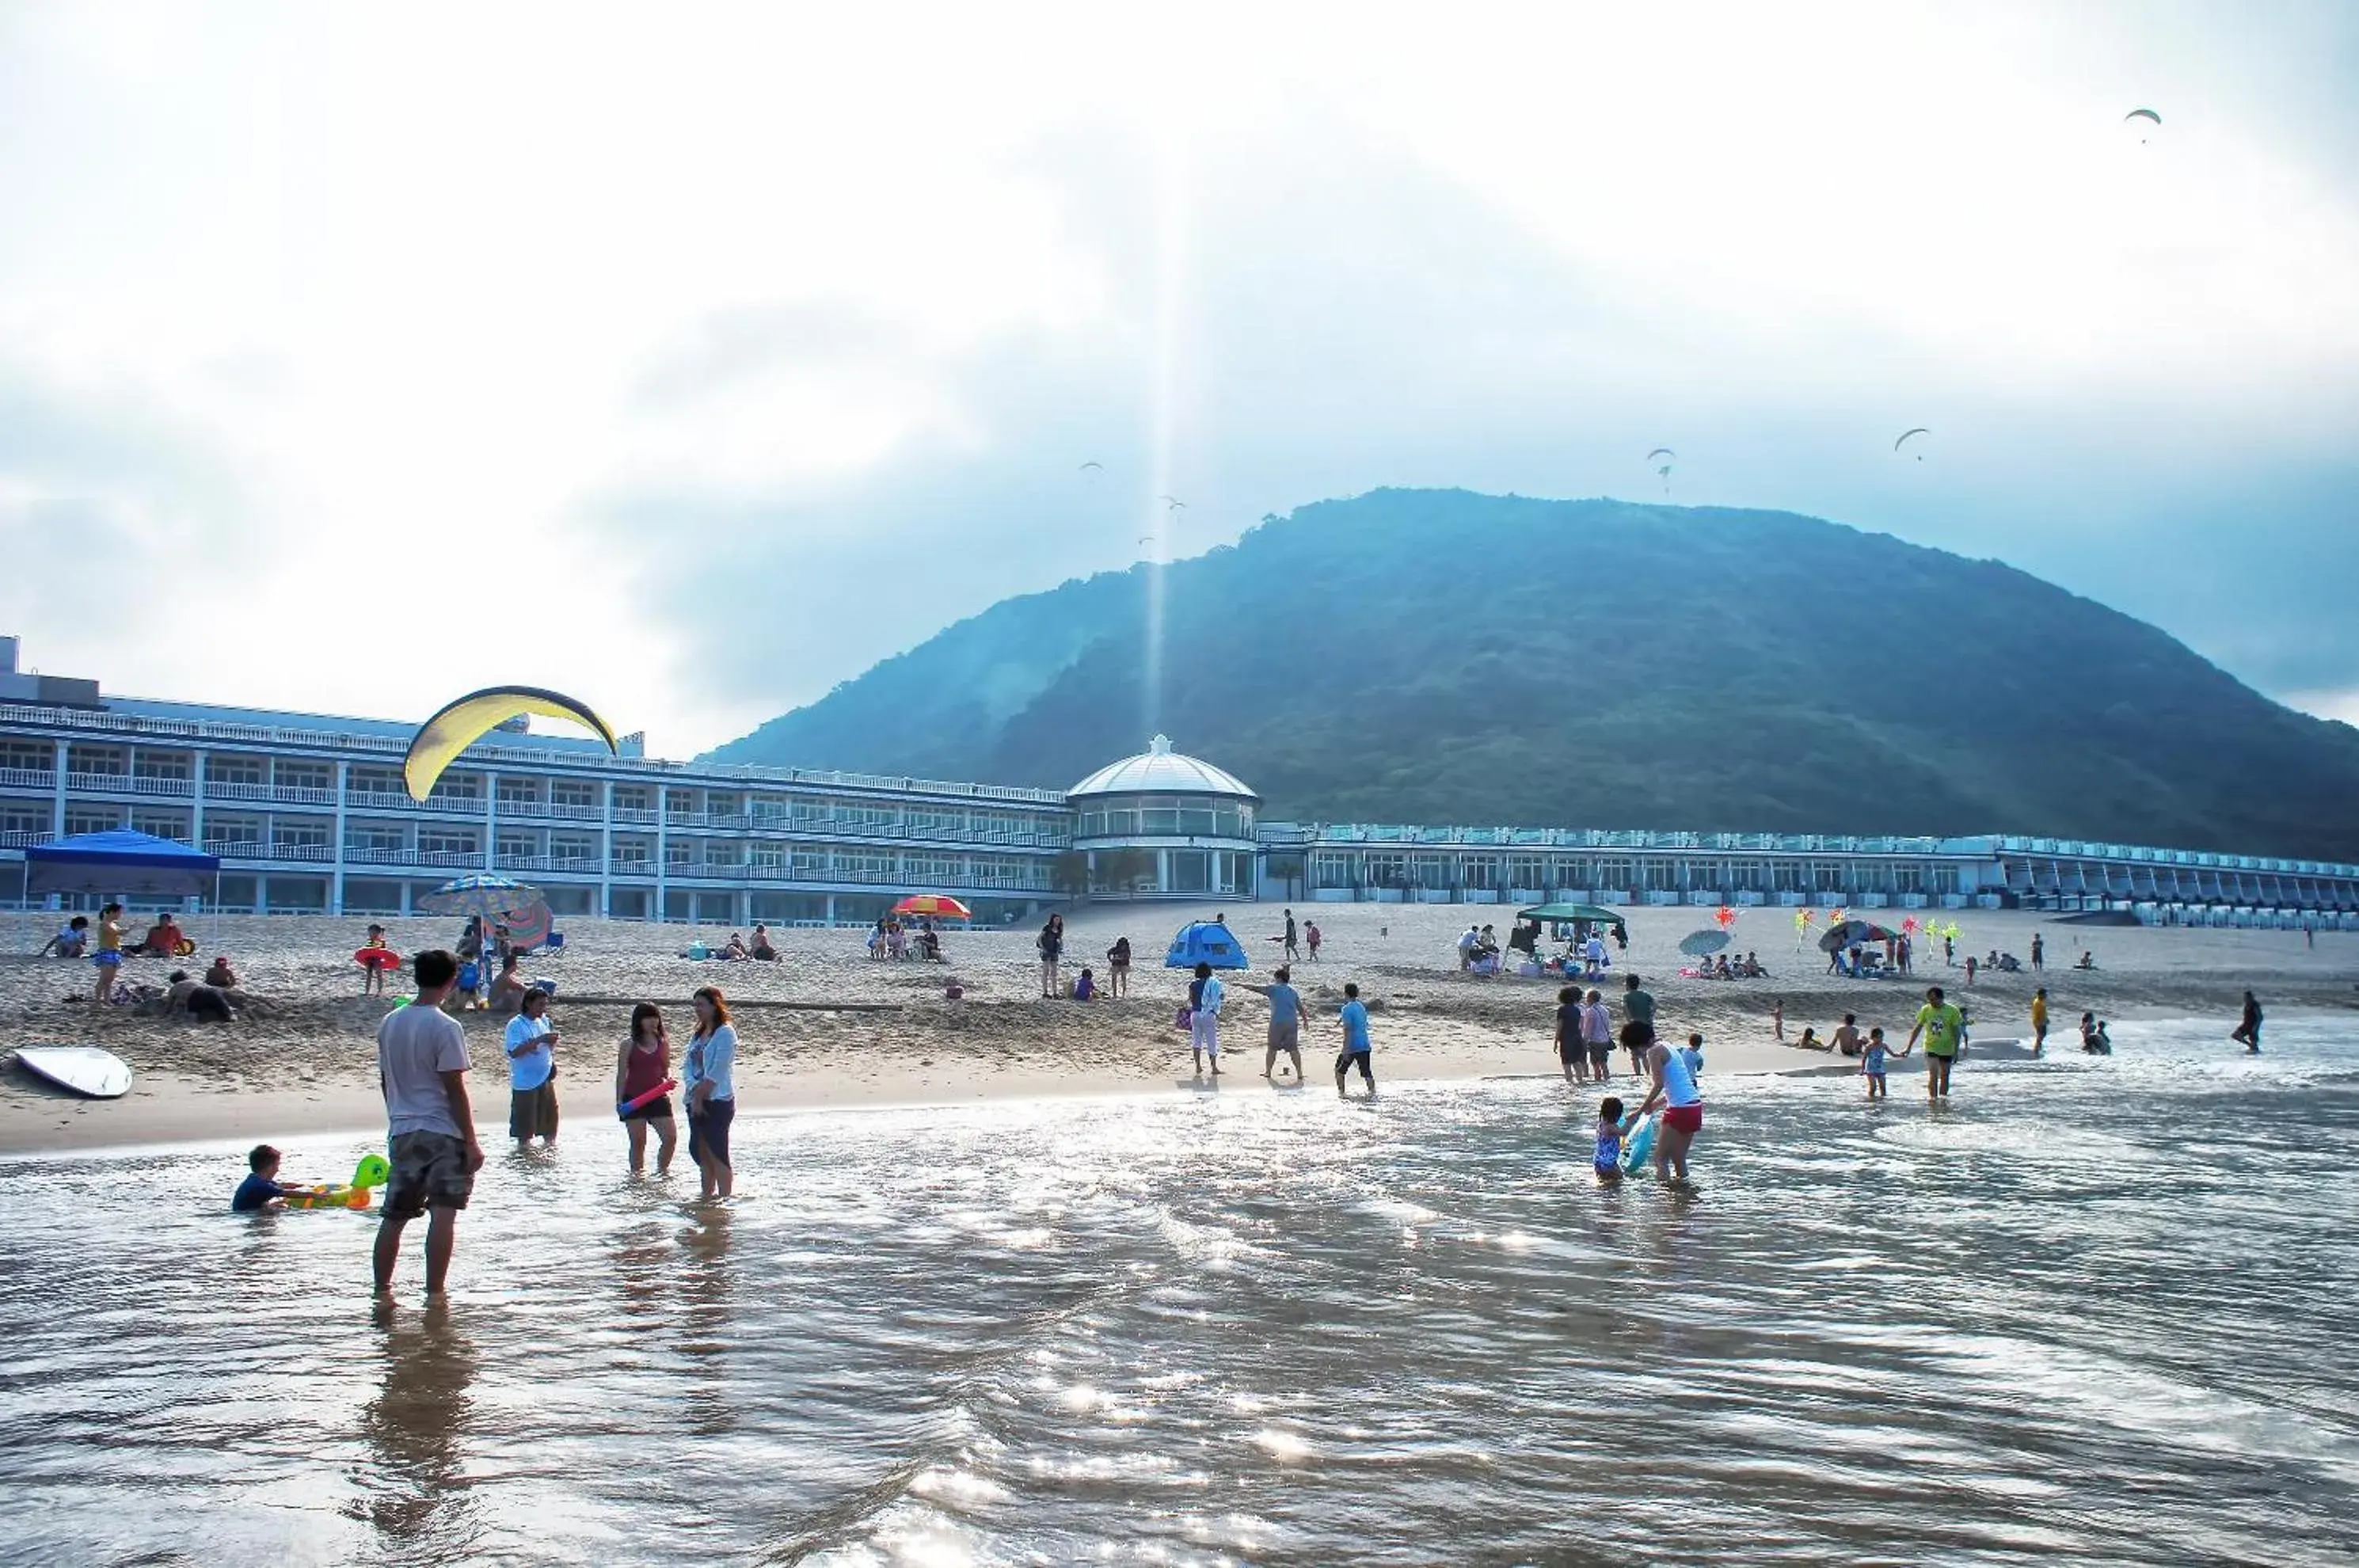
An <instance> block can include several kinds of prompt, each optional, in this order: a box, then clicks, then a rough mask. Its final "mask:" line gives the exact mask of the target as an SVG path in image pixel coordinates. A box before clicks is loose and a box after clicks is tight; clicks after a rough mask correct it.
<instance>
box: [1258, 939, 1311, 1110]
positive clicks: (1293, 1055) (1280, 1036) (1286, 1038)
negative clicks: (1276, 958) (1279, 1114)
mask: <svg viewBox="0 0 2359 1568" xmlns="http://www.w3.org/2000/svg"><path fill="white" fill-rule="evenodd" d="M1293 924H1294V922H1293V921H1292V920H1288V922H1287V925H1288V929H1289V930H1291V929H1292V927H1293ZM1293 979H1294V971H1293V970H1292V969H1290V968H1287V967H1284V966H1280V968H1279V969H1278V972H1277V985H1272V986H1271V987H1270V988H1269V1055H1268V1057H1267V1058H1266V1060H1265V1061H1264V1062H1262V1064H1261V1075H1262V1076H1263V1077H1265V1078H1267V1077H1269V1076H1270V1074H1271V1073H1273V1072H1275V1071H1276V1069H1277V1053H1278V1052H1279V1051H1284V1052H1286V1054H1287V1058H1288V1060H1289V1061H1291V1062H1293V1063H1294V1082H1295V1083H1296V1085H1297V1086H1298V1087H1299V1085H1300V1084H1301V1083H1302V993H1301V992H1299V991H1298V990H1296V989H1295V988H1294V986H1293V985H1292V981H1293Z"/></svg>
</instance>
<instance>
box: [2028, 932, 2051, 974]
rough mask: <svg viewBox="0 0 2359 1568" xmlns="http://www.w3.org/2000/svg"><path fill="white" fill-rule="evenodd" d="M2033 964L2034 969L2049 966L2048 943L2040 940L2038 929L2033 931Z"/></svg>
mask: <svg viewBox="0 0 2359 1568" xmlns="http://www.w3.org/2000/svg"><path fill="white" fill-rule="evenodd" d="M2031 966H2032V967H2033V968H2034V969H2045V968H2047V967H2048V944H2047V943H2046V942H2042V941H2040V940H2039V933H2038V931H2033V932H2032V933H2031Z"/></svg>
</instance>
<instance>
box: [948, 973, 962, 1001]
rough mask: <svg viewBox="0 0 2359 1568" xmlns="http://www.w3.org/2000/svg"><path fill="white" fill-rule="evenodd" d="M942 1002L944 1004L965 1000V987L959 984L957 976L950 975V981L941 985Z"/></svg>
mask: <svg viewBox="0 0 2359 1568" xmlns="http://www.w3.org/2000/svg"><path fill="white" fill-rule="evenodd" d="M942 1000H943V1001H945V1002H963V1001H965V1000H966V986H965V985H962V983H961V982H960V980H959V977H958V976H957V975H951V977H950V979H949V980H948V981H947V982H945V983H944V984H943V985H942Z"/></svg>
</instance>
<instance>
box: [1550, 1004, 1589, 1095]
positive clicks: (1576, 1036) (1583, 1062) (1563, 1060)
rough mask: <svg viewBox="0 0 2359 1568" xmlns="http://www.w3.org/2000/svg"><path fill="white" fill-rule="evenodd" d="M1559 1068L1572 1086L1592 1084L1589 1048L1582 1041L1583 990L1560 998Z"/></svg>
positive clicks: (1557, 1019)
mask: <svg viewBox="0 0 2359 1568" xmlns="http://www.w3.org/2000/svg"><path fill="white" fill-rule="evenodd" d="M1556 1064H1557V1068H1558V1070H1559V1071H1560V1072H1561V1073H1563V1074H1564V1081H1565V1082H1566V1083H1588V1082H1589V1048H1588V1047H1587V1046H1586V1045H1584V1044H1583V1043H1582V1038H1581V987H1580V986H1578V985H1567V986H1566V987H1565V988H1564V989H1562V990H1561V991H1559V992H1558V993H1557V994H1556Z"/></svg>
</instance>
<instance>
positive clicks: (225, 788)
mask: <svg viewBox="0 0 2359 1568" xmlns="http://www.w3.org/2000/svg"><path fill="white" fill-rule="evenodd" d="M205 799H207V800H262V801H266V802H267V803H269V804H271V805H276V806H332V805H334V804H335V803H336V792H335V790H333V789H308V788H305V787H303V786H300V785H295V784H232V783H227V782H224V781H223V780H222V779H206V780H205Z"/></svg>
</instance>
